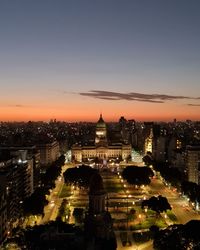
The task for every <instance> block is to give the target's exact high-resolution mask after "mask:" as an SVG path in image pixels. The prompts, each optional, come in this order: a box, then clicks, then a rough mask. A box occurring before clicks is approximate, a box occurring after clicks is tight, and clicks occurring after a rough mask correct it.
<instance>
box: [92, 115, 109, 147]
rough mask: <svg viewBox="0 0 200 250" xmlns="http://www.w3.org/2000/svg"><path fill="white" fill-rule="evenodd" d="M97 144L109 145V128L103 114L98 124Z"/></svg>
mask: <svg viewBox="0 0 200 250" xmlns="http://www.w3.org/2000/svg"><path fill="white" fill-rule="evenodd" d="M95 144H96V145H97V146H107V145H108V142H107V128H106V123H105V122H104V120H103V118H102V114H101V115H100V118H99V120H98V122H97V125H96V133H95Z"/></svg>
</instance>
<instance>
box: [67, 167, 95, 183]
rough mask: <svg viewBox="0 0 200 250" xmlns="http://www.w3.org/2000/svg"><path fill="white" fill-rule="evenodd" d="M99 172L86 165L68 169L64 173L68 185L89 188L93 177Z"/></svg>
mask: <svg viewBox="0 0 200 250" xmlns="http://www.w3.org/2000/svg"><path fill="white" fill-rule="evenodd" d="M96 172H97V170H96V169H94V168H91V167H89V166H86V165H81V166H77V167H74V168H68V169H67V170H66V171H65V172H64V174H63V175H64V179H65V182H66V183H67V184H73V185H77V186H79V187H85V188H88V187H89V184H90V179H91V177H92V176H93V175H94V174H95V173H96Z"/></svg>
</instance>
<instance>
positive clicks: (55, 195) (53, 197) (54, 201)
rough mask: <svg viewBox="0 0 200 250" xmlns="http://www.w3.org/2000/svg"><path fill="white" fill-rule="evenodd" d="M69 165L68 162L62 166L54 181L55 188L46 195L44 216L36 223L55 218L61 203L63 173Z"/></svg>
mask: <svg viewBox="0 0 200 250" xmlns="http://www.w3.org/2000/svg"><path fill="white" fill-rule="evenodd" d="M69 167H71V165H69V164H65V165H64V166H63V167H62V171H61V175H60V176H59V177H58V179H57V180H56V181H55V188H54V189H53V190H52V191H51V193H50V195H49V196H48V201H49V203H48V204H47V205H46V206H45V207H44V216H43V218H41V219H40V221H38V224H44V223H46V222H48V221H51V220H55V219H56V217H57V214H58V209H59V207H60V205H61V203H62V198H59V194H60V192H61V191H62V188H63V185H64V178H63V173H64V172H65V171H66V170H67V168H69Z"/></svg>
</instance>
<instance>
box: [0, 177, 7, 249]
mask: <svg viewBox="0 0 200 250" xmlns="http://www.w3.org/2000/svg"><path fill="white" fill-rule="evenodd" d="M7 223H8V219H7V195H6V182H5V178H3V177H0V245H1V243H2V242H3V241H4V240H5V239H6V236H7V234H8V232H7Z"/></svg>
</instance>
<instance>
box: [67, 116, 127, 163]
mask: <svg viewBox="0 0 200 250" xmlns="http://www.w3.org/2000/svg"><path fill="white" fill-rule="evenodd" d="M130 155H131V145H130V144H123V143H121V142H119V143H112V142H108V139H107V126H106V123H105V122H104V119H103V117H102V114H100V117H99V120H98V122H97V124H96V131H95V138H94V145H92V146H85V145H84V146H82V145H77V144H75V145H73V146H72V159H73V160H74V161H76V162H84V161H87V159H88V158H98V159H99V160H101V161H102V162H104V163H105V162H107V160H109V159H116V158H119V159H122V160H125V159H127V158H129V157H130Z"/></svg>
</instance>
